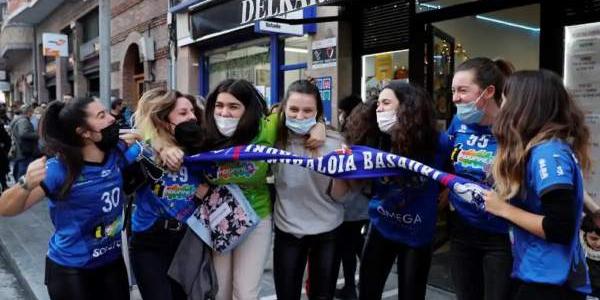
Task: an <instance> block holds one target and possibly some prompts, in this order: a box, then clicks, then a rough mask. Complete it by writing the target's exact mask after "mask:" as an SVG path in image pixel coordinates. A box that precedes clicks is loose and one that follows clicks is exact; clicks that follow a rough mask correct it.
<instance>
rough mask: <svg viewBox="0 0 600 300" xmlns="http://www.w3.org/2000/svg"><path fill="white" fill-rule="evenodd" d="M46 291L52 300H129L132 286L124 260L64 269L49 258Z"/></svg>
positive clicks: (47, 260) (47, 259)
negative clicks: (103, 264) (91, 267)
mask: <svg viewBox="0 0 600 300" xmlns="http://www.w3.org/2000/svg"><path fill="white" fill-rule="evenodd" d="M45 283H46V287H47V288H48V295H50V299H52V300H73V299H77V300H105V299H113V300H128V299H129V282H128V281H127V270H126V269H125V262H124V261H123V259H122V258H119V259H117V260H116V261H115V262H112V263H110V264H108V265H105V266H102V267H98V268H94V269H81V268H71V267H65V266H61V265H59V264H57V263H55V262H54V261H52V260H51V259H50V258H48V257H46V279H45Z"/></svg>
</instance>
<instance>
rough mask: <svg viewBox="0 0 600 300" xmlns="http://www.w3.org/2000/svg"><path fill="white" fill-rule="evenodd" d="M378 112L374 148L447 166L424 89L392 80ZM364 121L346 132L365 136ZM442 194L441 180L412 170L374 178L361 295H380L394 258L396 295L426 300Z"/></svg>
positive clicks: (338, 187)
mask: <svg viewBox="0 0 600 300" xmlns="http://www.w3.org/2000/svg"><path fill="white" fill-rule="evenodd" d="M364 111H365V112H367V113H370V114H372V113H373V110H372V109H370V110H364ZM353 113H354V112H353ZM375 115H376V120H377V123H376V124H377V127H378V130H377V131H376V134H375V135H374V136H373V137H374V140H372V141H373V142H374V144H371V146H374V147H377V148H378V149H381V150H383V151H387V152H391V153H395V154H398V155H402V156H405V157H408V158H410V159H414V160H417V161H421V162H423V163H425V164H427V165H429V166H432V167H434V168H443V165H444V160H445V155H446V154H447V152H448V150H447V147H446V144H445V143H446V142H447V137H446V136H445V135H444V134H443V133H439V132H438V131H437V130H436V126H435V118H434V114H433V101H432V100H431V98H430V97H429V95H428V94H427V92H425V91H424V90H423V89H422V88H419V87H415V86H412V85H410V84H408V83H405V82H403V81H392V82H390V83H389V84H388V85H387V86H386V87H385V88H384V89H383V90H382V91H381V93H380V94H379V99H378V100H377V108H376V111H375ZM352 117H353V116H352V115H351V118H352ZM349 125H350V123H349ZM363 125H364V127H354V128H352V127H349V128H348V129H349V131H348V134H347V136H348V137H363V138H365V135H364V133H365V132H370V131H371V130H372V129H371V128H369V127H370V126H369V124H367V123H365V124H363ZM367 141H368V139H367ZM349 142H356V141H355V140H352V139H349ZM351 188H352V182H345V181H340V180H336V181H335V184H334V187H333V191H332V194H333V196H334V197H336V198H339V197H341V196H342V195H344V193H345V192H346V191H348V190H349V189H351ZM439 192H440V186H439V184H438V183H437V182H435V181H434V180H432V179H429V178H426V177H423V176H421V175H418V174H416V173H411V172H406V173H405V174H403V175H401V176H396V177H383V178H380V179H374V180H372V181H371V193H372V198H371V201H370V203H369V216H370V221H371V226H370V228H369V233H368V234H367V239H366V242H365V246H364V249H363V255H362V257H361V264H360V287H359V298H360V299H365V300H372V299H381V296H382V293H383V288H384V286H385V282H386V279H387V276H388V274H389V272H390V270H391V268H392V265H393V264H394V261H396V262H397V268H398V298H399V299H425V289H426V284H427V275H428V272H429V266H430V264H431V253H432V248H431V243H432V240H433V234H434V231H435V223H436V213H437V199H438V195H439Z"/></svg>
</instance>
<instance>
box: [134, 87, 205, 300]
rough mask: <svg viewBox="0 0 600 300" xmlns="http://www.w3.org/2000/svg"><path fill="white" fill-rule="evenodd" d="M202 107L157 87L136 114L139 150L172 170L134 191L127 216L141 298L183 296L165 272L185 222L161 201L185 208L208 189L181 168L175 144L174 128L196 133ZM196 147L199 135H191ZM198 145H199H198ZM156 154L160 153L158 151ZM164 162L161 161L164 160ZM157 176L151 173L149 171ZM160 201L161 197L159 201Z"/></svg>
mask: <svg viewBox="0 0 600 300" xmlns="http://www.w3.org/2000/svg"><path fill="white" fill-rule="evenodd" d="M201 119H202V111H201V110H200V108H199V107H198V106H197V104H196V100H195V99H194V98H193V97H191V96H188V95H184V94H182V93H180V92H178V91H168V90H165V89H161V88H157V89H152V90H149V91H147V92H145V93H144V94H143V95H142V97H141V99H140V101H139V102H138V107H137V111H136V113H135V123H136V124H137V130H138V131H139V132H140V134H141V135H142V136H143V137H144V140H145V141H147V142H148V143H149V144H150V145H151V147H147V148H146V149H145V151H144V155H145V156H149V158H150V159H152V160H153V161H154V162H155V163H156V164H157V165H161V164H167V165H171V166H172V167H173V168H174V171H165V172H164V173H163V174H162V175H160V176H157V177H156V178H148V179H149V181H150V182H149V184H147V185H146V186H144V187H142V188H140V189H138V191H137V194H136V199H135V204H136V209H135V210H134V212H133V216H132V231H133V234H132V237H131V262H132V267H133V271H134V274H135V277H136V280H137V284H138V287H139V289H140V293H141V295H142V297H143V298H144V299H145V300H152V299H156V300H176V299H181V300H183V299H187V295H186V294H185V292H184V290H183V288H182V287H181V286H180V285H179V284H178V283H177V282H175V281H174V280H172V279H171V278H170V277H169V276H168V275H167V271H168V269H169V266H170V265H171V261H172V260H173V256H174V255H175V252H176V250H177V247H178V246H179V243H180V242H181V240H182V238H183V236H184V234H185V231H186V229H187V226H186V225H185V224H183V223H181V222H179V221H177V219H175V218H174V217H172V216H171V215H169V214H168V212H167V211H166V209H165V208H164V207H163V206H162V205H161V203H164V202H168V203H169V204H170V205H171V208H173V209H175V210H176V208H185V207H189V206H190V205H191V203H193V201H194V198H195V197H198V198H200V199H201V198H202V197H203V192H202V191H204V193H205V192H206V190H207V188H206V187H205V186H202V185H200V183H201V176H198V175H195V174H192V173H191V172H188V170H187V168H186V167H185V166H180V164H181V161H180V160H179V157H181V156H183V150H186V149H182V146H183V145H180V144H178V142H177V141H178V140H182V139H181V138H180V139H177V138H176V134H177V133H178V132H179V131H182V130H186V129H189V128H191V129H192V130H188V132H196V133H199V132H200V130H197V129H198V128H200V124H199V123H200V122H201ZM186 138H187V139H191V138H194V139H196V143H197V144H198V145H201V144H202V136H201V135H198V134H192V136H189V137H186ZM197 149H200V148H197ZM159 152H161V153H160V155H159ZM163 160H164V161H163ZM154 176H156V175H154ZM161 200H163V201H161Z"/></svg>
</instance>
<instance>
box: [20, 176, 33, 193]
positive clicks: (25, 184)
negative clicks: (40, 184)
mask: <svg viewBox="0 0 600 300" xmlns="http://www.w3.org/2000/svg"><path fill="white" fill-rule="evenodd" d="M17 183H18V184H19V186H20V187H22V188H23V189H24V190H26V191H28V192H31V188H29V185H27V180H25V175H23V176H21V178H19V181H18V182H17Z"/></svg>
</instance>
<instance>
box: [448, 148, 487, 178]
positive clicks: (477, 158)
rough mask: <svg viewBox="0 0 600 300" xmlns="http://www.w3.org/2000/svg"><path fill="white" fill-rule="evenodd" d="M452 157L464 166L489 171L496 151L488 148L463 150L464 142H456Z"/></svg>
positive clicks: (456, 162)
mask: <svg viewBox="0 0 600 300" xmlns="http://www.w3.org/2000/svg"><path fill="white" fill-rule="evenodd" d="M451 159H452V160H453V161H454V162H455V164H459V165H461V166H463V167H464V168H472V169H479V170H483V171H485V172H487V171H488V170H489V168H490V165H491V164H492V161H493V160H494V152H491V151H487V150H483V149H482V150H475V149H468V150H463V149H462V144H456V146H455V147H454V149H453V150H452V155H451Z"/></svg>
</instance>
